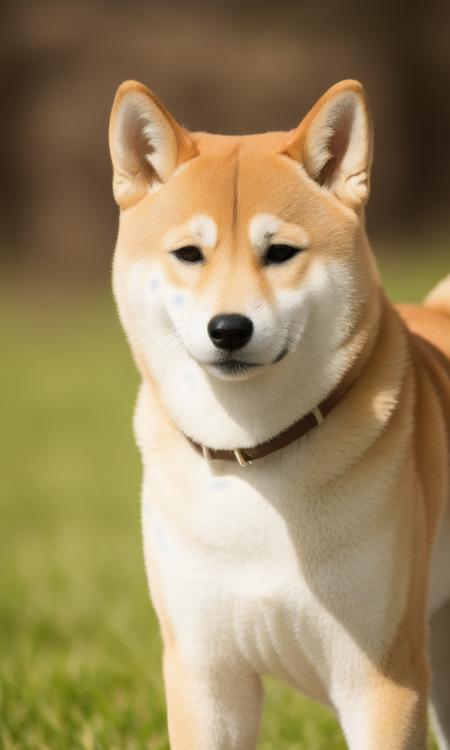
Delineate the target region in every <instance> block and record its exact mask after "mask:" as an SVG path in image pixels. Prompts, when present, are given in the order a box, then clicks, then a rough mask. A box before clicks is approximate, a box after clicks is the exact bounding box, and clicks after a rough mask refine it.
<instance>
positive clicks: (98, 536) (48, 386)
mask: <svg viewBox="0 0 450 750" xmlns="http://www.w3.org/2000/svg"><path fill="white" fill-rule="evenodd" d="M416 261H417V262H415V265H413V264H412V263H411V264H409V263H408V264H406V267H407V271H405V270H402V272H401V277H400V275H399V273H398V271H396V270H395V266H394V265H393V264H389V262H386V263H385V266H386V268H387V282H388V283H387V286H388V289H389V290H390V291H391V292H392V291H394V292H395V295H396V296H397V297H410V298H418V297H420V295H421V294H422V293H423V292H425V291H426V289H427V288H428V287H429V286H430V285H431V284H432V283H433V282H434V281H435V280H437V279H438V278H439V276H442V275H443V274H444V273H445V272H447V271H448V270H449V269H448V265H447V264H446V263H445V262H444V261H443V260H442V261H435V262H434V263H433V265H432V268H430V267H429V260H428V262H426V259H420V262H419V260H417V259H416ZM399 268H400V269H405V265H400V266H399ZM0 321H1V322H0V328H1V341H2V370H1V377H2V389H1V392H2V397H3V399H2V400H3V409H2V419H1V432H2V447H1V453H2V459H3V471H2V480H1V487H2V489H1V495H2V501H1V506H0V513H1V519H0V653H1V662H0V748H2V749H4V750H13V748H14V749H17V750H19V749H20V750H39V749H41V748H51V749H52V750H72V749H74V750H75V749H78V748H80V749H81V748H83V750H90V749H92V750H94V749H95V750H103V749H105V750H106V749H108V750H115V749H117V750H138V749H141V748H147V749H148V750H165V749H167V748H168V741H167V735H166V725H165V709H164V696H163V690H162V680H161V671H160V641H159V635H158V627H157V624H156V620H155V617H154V614H153V612H152V609H151V605H150V602H149V597H148V594H147V588H146V582H145V577H144V566H143V560H142V554H141V540H140V529H139V483H140V467H139V462H138V457H137V453H136V450H135V447H134V444H133V439H132V434H131V414H132V409H133V401H134V398H135V393H136V387H137V377H136V374H135V372H134V368H133V365H132V363H131V359H130V356H129V354H128V350H127V346H126V343H125V341H124V336H123V334H122V331H121V330H120V328H119V325H118V323H117V321H116V314H115V310H114V308H113V305H112V302H111V300H110V298H109V294H108V292H106V291H105V290H103V291H101V292H98V293H95V294H94V293H91V294H81V293H80V292H78V293H70V294H69V293H65V292H64V291H63V290H61V291H59V292H58V290H53V292H51V293H45V294H43V293H42V292H39V291H35V292H33V293H31V294H30V289H29V287H26V286H24V285H23V286H20V285H17V284H15V285H13V286H11V288H10V290H9V292H8V291H7V292H6V293H4V294H3V295H2V302H1V316H0ZM344 747H345V744H344V742H343V739H342V736H341V733H340V730H339V728H338V726H337V724H336V722H335V720H334V719H333V718H332V717H331V716H330V715H329V714H328V713H327V712H326V711H325V710H323V709H322V708H320V707H318V706H315V705H313V704H312V703H310V702H308V701H306V700H305V699H303V698H301V697H300V696H298V695H295V694H294V693H293V692H292V691H290V690H288V689H287V688H285V687H284V686H281V685H278V684H275V683H274V682H271V681H270V682H269V683H268V693H267V701H266V708H265V716H264V723H263V729H262V734H261V739H260V743H259V748H260V750H278V749H280V750H282V749H283V750H294V748H296V749H299V748H300V749H302V748H304V749H305V750H306V749H308V750H321V749H323V750H334V749H335V750H338V749H339V748H344Z"/></svg>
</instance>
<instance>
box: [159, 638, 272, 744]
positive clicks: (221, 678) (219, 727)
mask: <svg viewBox="0 0 450 750" xmlns="http://www.w3.org/2000/svg"><path fill="white" fill-rule="evenodd" d="M164 681H165V686H166V698H167V711H168V722H169V737H170V747H171V750H254V748H255V747H256V742H257V737H258V731H259V725H260V719H261V705H262V694H263V691H262V686H261V680H260V678H259V677H258V676H257V675H256V674H254V673H253V672H250V671H249V669H248V667H247V666H245V665H243V666H242V667H240V668H239V669H237V668H236V666H234V667H233V668H231V667H230V666H224V667H223V668H222V669H220V670H214V671H211V670H209V669H208V668H205V667H204V666H203V667H202V668H198V667H196V666H193V665H188V664H187V663H186V662H185V661H184V660H183V659H182V658H181V656H180V654H179V653H178V651H177V648H176V646H175V645H170V646H168V647H167V646H166V648H165V650H164Z"/></svg>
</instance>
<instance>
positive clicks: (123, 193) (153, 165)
mask: <svg viewBox="0 0 450 750" xmlns="http://www.w3.org/2000/svg"><path fill="white" fill-rule="evenodd" d="M109 147H110V153H111V159H112V163H113V193H114V198H115V200H116V202H117V203H118V204H119V206H120V207H121V208H122V209H125V208H128V207H129V206H132V205H134V204H135V203H137V202H138V201H139V200H141V198H143V197H144V196H145V195H147V194H148V192H149V190H150V189H151V188H152V187H155V186H156V185H157V184H158V183H163V182H165V181H166V180H168V178H169V177H170V175H171V174H172V173H173V172H174V171H175V169H176V168H177V167H178V166H179V165H180V164H181V163H182V162H184V161H187V160H188V159H190V158H192V157H193V156H195V155H196V149H195V146H194V144H193V142H192V141H191V139H190V137H189V135H188V133H187V132H186V131H185V130H184V128H182V127H181V126H180V125H178V123H177V122H176V121H175V119H174V118H173V117H172V115H171V114H170V113H169V112H168V111H167V110H166V109H165V107H164V106H163V105H162V104H161V103H160V102H159V101H158V99H157V98H156V96H155V95H154V94H153V93H152V92H151V91H150V90H149V89H147V88H146V87H145V86H143V85H142V84H141V83H138V82H137V81H125V82H124V83H122V85H121V86H119V88H118V90H117V93H116V96H115V99H114V104H113V107H112V111H111V118H110V125H109Z"/></svg>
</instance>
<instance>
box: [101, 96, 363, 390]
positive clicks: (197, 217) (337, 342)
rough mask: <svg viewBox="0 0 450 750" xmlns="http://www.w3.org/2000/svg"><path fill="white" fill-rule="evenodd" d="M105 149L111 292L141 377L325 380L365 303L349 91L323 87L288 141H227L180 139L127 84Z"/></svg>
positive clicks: (355, 130) (356, 146)
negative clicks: (276, 372)
mask: <svg viewBox="0 0 450 750" xmlns="http://www.w3.org/2000/svg"><path fill="white" fill-rule="evenodd" d="M110 143H111V153H112V158H113V165H114V192H115V196H116V200H117V202H118V203H119V205H120V207H121V209H122V212H121V219H120V230H119V237H118V243H117V252H116V261H115V291H116V297H117V299H118V302H119V308H120V311H121V316H122V320H123V323H124V325H125V328H126V330H127V333H128V335H129V338H130V341H131V344H132V347H133V349H134V352H135V355H136V357H137V359H138V361H139V362H140V363H141V364H142V365H143V366H144V367H145V368H146V370H147V371H150V372H151V373H152V374H153V375H154V376H155V377H156V378H157V380H161V379H164V378H165V376H166V373H167V372H169V371H171V370H172V369H173V368H174V367H176V368H178V369H180V368H181V370H183V372H184V376H185V377H186V378H189V377H190V376H189V373H191V374H192V368H200V369H201V370H202V371H203V372H204V373H208V374H209V375H210V376H212V377H213V378H219V379H247V378H250V377H255V376H256V375H258V373H262V372H267V370H268V369H270V368H277V367H278V368H279V367H280V366H282V363H283V362H285V361H287V360H289V358H290V357H293V356H295V357H296V358H298V359H300V360H301V361H303V362H308V363H309V370H310V373H311V374H313V375H314V371H317V369H318V368H321V367H326V366H327V361H328V360H329V359H330V357H331V356H332V353H333V352H334V351H335V350H337V349H339V347H341V346H343V344H344V342H345V340H346V338H347V337H348V336H349V335H350V334H351V332H352V330H353V329H354V327H355V326H356V325H357V322H358V318H359V316H361V314H362V310H363V309H364V305H365V303H366V301H367V296H368V294H369V284H368V282H367V257H366V253H365V248H364V237H365V235H364V227H363V218H362V213H363V212H362V207H363V205H364V203H365V201H366V199H367V195H368V181H369V171H370V163H371V152H372V145H371V143H372V139H371V128H370V118H369V115H368V110H367V105H366V100H365V96H364V92H363V90H362V88H361V86H360V85H359V84H357V83H355V82H351V81H349V82H343V83H341V84H338V85H337V86H335V87H333V89H331V90H330V91H329V92H327V94H325V95H324V97H322V99H321V100H319V102H318V103H317V104H316V106H315V107H314V109H313V110H312V111H311V112H310V113H309V114H308V116H307V117H306V118H305V119H304V120H303V121H302V123H301V124H300V125H299V127H298V128H297V129H296V130H294V131H291V132H289V133H267V134H263V135H255V136H244V137H237V136H236V137H234V136H233V137H228V136H216V135H209V134H204V133H194V134H190V133H187V132H186V131H185V130H184V129H182V128H181V127H180V126H179V125H178V124H177V123H176V122H175V121H174V120H173V118H172V117H171V115H170V114H169V113H168V112H167V111H166V110H165V109H164V108H163V106H162V105H161V104H160V103H159V102H158V101H157V100H156V99H155V97H154V96H153V95H152V94H150V92H149V91H148V90H147V89H145V88H144V87H143V86H141V85H140V84H137V83H133V82H130V83H126V84H123V85H122V86H121V87H120V89H119V91H118V94H117V97H116V101H115V104H114V107H113V112H112V118H111V130H110ZM284 366H285V365H284Z"/></svg>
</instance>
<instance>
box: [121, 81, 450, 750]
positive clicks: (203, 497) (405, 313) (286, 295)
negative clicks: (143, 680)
mask: <svg viewBox="0 0 450 750" xmlns="http://www.w3.org/2000/svg"><path fill="white" fill-rule="evenodd" d="M110 142H111V153H112V158H113V165H114V170H115V178H114V179H115V195H116V199H117V201H118V203H119V205H120V206H121V209H122V211H121V218H120V230H119V238H118V243H117V251H116V257H115V263H114V289H115V295H116V299H117V302H118V306H119V312H120V315H121V319H122V322H123V324H124V327H125V330H126V332H127V335H128V337H129V340H130V344H131V348H132V351H133V355H134V357H135V359H136V362H137V365H138V367H139V370H140V372H141V375H142V378H143V385H142V388H141V393H140V397H139V401H138V406H137V410H136V422H135V429H136V435H137V439H138V444H139V448H140V451H141V454H142V458H143V463H144V490H143V527H144V537H145V554H146V566H147V572H148V578H149V582H150V588H151V591H152V597H153V600H154V604H155V608H156V610H157V613H158V617H159V619H160V622H161V628H162V635H163V639H164V642H165V657H164V671H165V680H166V688H167V694H168V709H169V727H170V737H171V746H172V747H173V750H252V748H254V747H255V742H256V736H257V732H258V725H259V718H260V709H261V699H262V693H261V682H260V678H261V675H263V674H266V673H268V672H269V673H271V674H273V675H274V676H276V677H280V678H281V679H284V680H286V681H287V682H288V683H290V684H292V685H293V686H294V687H295V688H297V689H299V690H302V691H304V692H306V693H307V694H308V695H310V696H311V697H312V698H316V699H318V700H321V701H323V702H324V703H325V704H327V705H328V706H330V707H331V708H334V709H335V710H336V712H337V714H338V716H339V719H340V721H341V724H342V727H343V730H344V733H345V736H346V739H347V742H348V745H349V747H350V748H351V750H378V749H379V748H383V750H384V748H386V750H424V748H425V747H426V736H427V721H426V710H427V701H428V697H429V694H430V669H429V658H428V644H427V638H428V621H429V619H430V617H431V616H432V615H433V618H434V619H433V620H432V622H433V623H435V625H434V626H433V627H432V629H431V635H432V638H433V648H432V654H434V655H436V654H442V653H445V654H446V653H447V651H448V650H447V651H446V648H445V643H444V640H445V633H444V631H445V627H444V626H442V622H444V624H446V623H447V621H448V618H447V617H446V615H445V612H446V610H445V607H446V606H448V605H446V602H448V600H449V599H450V573H449V570H450V552H449V550H450V472H449V465H450V440H449V435H450V277H449V278H448V279H447V280H444V281H443V282H442V283H441V284H440V285H438V287H436V289H435V290H433V291H432V292H431V293H430V295H429V296H428V297H427V300H426V304H425V305H422V306H420V305H418V306H399V308H398V310H396V309H395V308H394V307H393V306H392V305H391V304H390V303H389V301H388V300H387V299H386V297H385V295H384V293H383V291H382V289H381V287H380V282H379V278H378V274H377V270H376V267H375V262H374V259H373V256H372V254H371V251H370V247H369V244H368V240H367V237H366V234H365V227H364V215H363V208H364V204H365V202H366V200H367V197H368V190H369V184H370V169H371V163H372V149H373V146H372V142H373V139H372V130H371V122H370V114H369V109H368V105H367V100H366V97H365V94H364V90H363V88H362V87H361V85H360V84H359V83H357V82H355V81H344V82H341V83H340V84H337V85H336V86H335V87H333V88H332V89H330V91H329V92H327V93H326V94H325V95H324V96H323V97H322V98H321V99H320V100H319V102H318V103H317V104H316V106H315V107H314V108H313V109H312V110H311V112H310V113H309V114H308V115H307V116H306V117H305V118H304V119H303V120H302V122H301V123H300V125H299V126H298V128H296V129H295V130H293V131H290V132H288V133H265V134H259V135H252V136H219V135H211V134H206V133H188V132H187V131H185V130H184V129H183V128H181V126H179V125H178V124H177V123H176V122H175V120H174V119H173V117H172V116H171V115H170V114H169V113H168V112H167V110H166V109H165V108H164V107H163V106H162V105H161V104H160V103H159V101H158V100H157V99H156V97H155V96H154V95H153V94H151V93H150V92H148V90H147V89H145V87H142V85H141V84H136V83H134V82H129V83H127V84H125V85H124V86H122V87H121V88H120V89H119V92H118V94H117V98H116V101H115V104H114V107H113V112H112V118H111V127H110ZM158 170H159V171H158ZM255 238H256V239H255ZM258 238H259V239H258ZM258 243H259V245H260V246H258ZM271 244H287V245H292V246H294V247H297V248H299V250H301V252H298V253H297V254H296V255H294V256H293V257H292V258H291V259H290V260H289V262H287V263H285V264H281V265H266V264H264V262H263V260H262V259H263V258H264V257H265V256H264V254H265V252H266V250H267V247H270V245H271ZM192 245H194V246H196V247H197V246H198V247H200V249H201V252H202V257H203V262H202V263H186V262H183V261H180V260H179V259H177V258H176V256H174V254H173V251H175V250H178V249H179V248H180V247H184V246H192ZM219 313H220V314H224V313H239V314H244V315H246V316H249V317H251V318H252V320H254V321H255V325H254V328H255V334H254V335H255V337H256V336H257V335H258V336H260V339H258V341H259V342H260V343H259V344H258V346H256V344H255V345H254V347H253V350H252V349H251V346H252V341H253V339H252V340H251V341H250V344H249V348H250V351H251V352H252V354H251V357H250V361H251V359H252V358H253V359H258V357H259V358H260V359H259V360H258V362H257V363H256V365H257V368H256V370H252V371H251V372H250V373H249V374H245V375H244V376H242V377H236V378H235V379H234V381H233V380H232V381H231V382H230V380H226V379H220V378H219V377H216V376H215V375H214V372H215V371H214V370H211V368H213V367H214V366H215V365H214V362H213V363H212V364H211V362H210V361H209V359H208V357H209V358H211V357H212V356H213V354H214V351H212V344H211V342H210V341H209V339H208V336H207V334H206V327H207V323H208V320H210V319H211V318H212V317H213V316H214V315H217V314H219ZM299 331H300V333H299ZM297 334H298V335H297ZM294 335H295V336H297V338H294V339H292V336H294ZM284 338H286V341H287V342H288V344H287V350H288V353H287V355H286V356H284V357H283V358H282V359H281V360H278V358H277V356H276V355H277V354H278V353H279V342H280V341H283V339H284ZM294 340H295V344H293V343H292V341H294ZM208 347H209V348H208ZM245 350H246V347H244V350H243V351H244V354H245ZM211 352H212V353H211ZM267 352H268V353H267ZM243 356H244V355H243ZM254 373H256V374H254ZM343 378H346V379H347V380H348V381H349V382H352V385H351V387H350V388H349V389H348V391H347V393H346V395H345V397H344V398H343V399H342V400H341V402H340V403H339V404H338V405H337V406H336V407H335V409H334V410H333V411H332V412H331V413H330V414H329V415H327V417H326V418H325V420H324V422H323V424H321V425H320V427H317V428H315V429H314V430H312V431H311V432H310V433H308V435H306V436H305V437H304V438H302V439H301V440H300V441H297V442H296V443H293V444H292V445H290V446H288V447H286V448H284V449H283V450H282V451H279V452H277V453H274V454H272V455H270V456H268V457H266V458H265V459H261V460H260V461H256V462H255V463H254V464H253V465H251V466H250V467H248V468H245V469H244V468H242V467H240V466H239V465H238V464H232V463H227V462H223V461H218V462H214V463H212V464H209V463H208V462H207V461H206V460H205V459H204V458H203V457H202V456H201V455H198V454H197V453H196V452H195V451H193V449H192V447H191V445H190V443H189V442H188V441H187V440H186V438H185V435H188V436H189V437H191V438H193V439H194V440H195V441H196V442H198V443H200V444H203V445H205V446H206V447H208V446H209V447H211V448H219V449H220V448H225V449H228V450H229V449H232V450H234V449H236V448H245V447H249V446H251V445H256V444H258V443H260V442H263V441H265V440H268V439H270V438H271V437H274V436H275V435H276V434H278V433H279V432H281V431H282V430H283V429H285V428H286V427H288V426H289V425H290V424H292V422H293V421H295V420H296V419H298V418H299V417H300V416H302V415H304V414H306V413H307V412H309V411H311V410H312V409H314V408H315V407H316V406H317V404H319V403H320V402H321V401H322V400H323V399H324V398H325V397H326V396H328V395H329V393H330V392H331V391H332V390H333V389H334V388H335V387H336V386H337V385H338V383H339V382H340V381H341V380H342V379H343ZM222 492H223V493H224V494H223V495H221V494H220V493H222ZM443 612H444V615H443V614H442V613H443ZM443 634H444V635H443ZM444 662H445V660H444V661H441V660H440V659H439V658H436V657H433V659H432V669H433V671H436V674H437V676H438V680H437V683H436V685H435V687H434V689H433V702H434V705H435V712H436V716H437V719H438V732H439V740H440V749H441V750H449V748H450V699H449V698H447V693H446V690H447V688H448V695H450V672H449V671H448V669H447V664H446V662H445V663H444Z"/></svg>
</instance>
